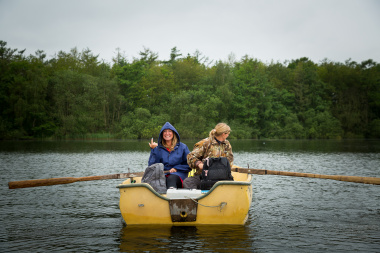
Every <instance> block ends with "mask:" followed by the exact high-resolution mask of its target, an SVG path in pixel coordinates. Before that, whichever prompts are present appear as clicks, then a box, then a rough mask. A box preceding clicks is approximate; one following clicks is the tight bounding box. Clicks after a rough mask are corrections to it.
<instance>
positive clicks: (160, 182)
mask: <svg viewBox="0 0 380 253" xmlns="http://www.w3.org/2000/svg"><path fill="white" fill-rule="evenodd" d="M141 183H148V184H150V186H152V188H153V189H154V190H155V191H156V192H158V193H160V194H161V193H166V178H165V175H164V165H163V164H162V163H155V164H152V165H150V166H149V167H147V168H146V169H145V172H144V175H143V177H142V178H141Z"/></svg>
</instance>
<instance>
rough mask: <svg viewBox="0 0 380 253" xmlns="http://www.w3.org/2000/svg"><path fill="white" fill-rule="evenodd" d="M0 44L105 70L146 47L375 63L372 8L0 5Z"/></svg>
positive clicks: (71, 2) (120, 2)
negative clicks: (102, 64)
mask: <svg viewBox="0 0 380 253" xmlns="http://www.w3.org/2000/svg"><path fill="white" fill-rule="evenodd" d="M0 40H3V41H5V42H7V43H8V44H7V47H10V48H17V49H26V54H27V55H29V54H34V53H35V51H36V50H38V49H40V50H43V51H45V53H46V54H47V55H48V57H49V56H53V55H54V54H56V53H58V52H59V51H61V50H62V51H65V52H69V51H70V49H72V48H74V47H77V48H78V49H79V50H80V51H82V50H83V49H85V48H89V49H90V50H91V51H92V52H93V53H94V54H96V55H97V54H99V59H104V60H105V61H106V62H111V59H112V58H113V57H115V55H116V48H120V50H121V52H124V53H125V55H126V56H127V59H128V60H132V59H133V57H139V52H140V51H143V49H144V47H146V48H149V49H150V50H152V51H153V52H156V53H158V55H159V59H160V60H167V59H169V55H170V51H171V49H172V48H173V47H177V49H178V50H180V52H181V53H182V54H183V55H187V54H188V53H189V54H191V55H193V54H194V52H195V51H196V50H198V51H200V52H201V53H202V54H203V55H204V56H206V57H208V58H209V59H210V60H222V61H227V59H228V56H229V55H230V54H231V53H233V54H234V55H235V59H236V60H239V59H241V57H242V56H244V55H248V56H250V57H253V58H256V59H258V60H261V61H263V62H266V63H270V61H271V60H273V61H275V62H277V61H279V62H284V61H285V60H292V59H298V58H300V57H308V58H310V59H311V60H313V61H314V62H316V63H319V62H320V61H321V60H323V59H324V58H327V59H329V60H331V61H334V62H344V61H346V60H347V59H349V58H351V59H352V60H353V61H357V62H361V61H364V60H368V59H373V60H374V61H376V62H378V63H380V1H378V0H313V1H311V0H278V1H275V0H262V1H255V0H246V1H244V0H229V1H227V0H189V1H185V0H135V1H131V0H104V1H101V0H64V1H63V0H0Z"/></svg>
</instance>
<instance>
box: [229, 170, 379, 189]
mask: <svg viewBox="0 0 380 253" xmlns="http://www.w3.org/2000/svg"><path fill="white" fill-rule="evenodd" d="M232 170H234V171H238V172H241V173H248V174H257V175H280V176H290V177H312V178H322V179H332V180H338V181H345V182H352V183H362V184H375V185H380V178H378V177H357V176H344V175H322V174H312V173H300V172H289V171H277V170H264V169H246V168H239V167H236V168H232Z"/></svg>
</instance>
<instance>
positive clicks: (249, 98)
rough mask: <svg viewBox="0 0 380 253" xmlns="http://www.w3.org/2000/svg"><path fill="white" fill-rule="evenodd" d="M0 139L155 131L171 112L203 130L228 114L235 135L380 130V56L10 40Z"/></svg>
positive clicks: (185, 125)
mask: <svg viewBox="0 0 380 253" xmlns="http://www.w3.org/2000/svg"><path fill="white" fill-rule="evenodd" d="M0 74H1V75H0V108H1V112H0V122H1V123H0V139H12V138H13V139H14V138H16V139H23V138H33V137H34V138H48V137H49V138H58V139H60V138H127V139H137V138H150V137H152V136H153V137H155V138H156V135H157V134H158V132H159V130H160V128H161V126H162V125H163V124H164V123H165V122H166V121H169V122H171V123H172V124H173V125H174V126H175V127H176V128H177V129H178V131H179V132H180V133H181V137H182V138H202V137H206V136H207V135H208V132H209V131H210V130H211V129H212V128H213V127H214V126H215V124H216V123H218V122H226V123H227V124H229V125H230V126H231V128H232V132H231V138H289V139H294V138H311V139H316V138H327V139H331V138H379V137H380V65H379V64H378V63H376V62H373V61H372V60H368V61H365V62H362V63H356V62H354V61H351V60H347V61H346V62H345V63H338V62H330V61H328V60H324V61H322V62H321V63H319V64H316V63H314V62H312V61H311V60H309V59H308V58H300V59H296V60H291V61H287V62H285V63H278V62H277V63H274V62H272V63H270V64H265V63H263V62H261V61H259V60H257V59H254V58H250V57H248V56H245V57H243V58H242V59H240V60H238V61H236V60H233V57H230V60H229V61H228V62H222V61H218V62H215V63H212V62H209V61H208V59H207V58H205V57H204V56H202V55H201V54H200V53H199V52H195V53H194V55H187V56H186V57H183V56H182V54H181V53H180V52H179V51H178V50H177V48H173V49H172V51H171V54H170V56H169V60H167V61H161V60H158V55H157V54H156V53H154V52H152V51H151V50H149V49H146V48H144V50H143V51H142V52H140V54H139V58H134V59H133V60H131V61H128V60H127V58H126V57H125V56H123V54H121V53H120V51H118V52H117V53H116V56H115V58H114V60H113V63H112V64H110V63H105V62H101V61H100V60H99V59H98V56H97V55H94V54H93V53H92V52H91V51H90V50H89V49H85V50H83V51H82V52H79V51H78V50H77V49H76V48H74V49H72V50H71V51H70V52H62V51H60V52H59V53H57V54H56V55H55V56H53V57H52V58H51V59H49V60H47V59H46V54H45V53H44V52H43V51H40V50H39V51H37V52H36V53H35V55H30V56H25V55H24V51H19V50H17V49H11V48H7V43H6V42H4V41H0Z"/></svg>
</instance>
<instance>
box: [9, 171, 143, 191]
mask: <svg viewBox="0 0 380 253" xmlns="http://www.w3.org/2000/svg"><path fill="white" fill-rule="evenodd" d="M143 174H144V173H143V172H136V173H120V174H111V175H103V176H89V177H59V178H47V179H33V180H23V181H13V182H9V183H8V186H9V189H17V188H27V187H38V186H49V185H57V184H71V183H75V182H78V181H93V180H105V179H120V178H129V177H141V176H142V175H143Z"/></svg>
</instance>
